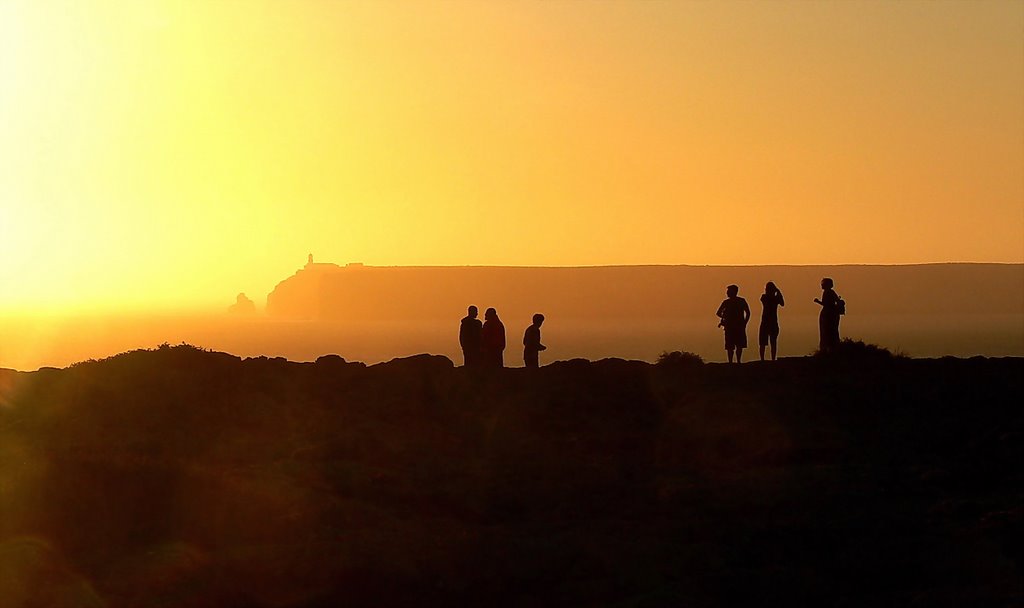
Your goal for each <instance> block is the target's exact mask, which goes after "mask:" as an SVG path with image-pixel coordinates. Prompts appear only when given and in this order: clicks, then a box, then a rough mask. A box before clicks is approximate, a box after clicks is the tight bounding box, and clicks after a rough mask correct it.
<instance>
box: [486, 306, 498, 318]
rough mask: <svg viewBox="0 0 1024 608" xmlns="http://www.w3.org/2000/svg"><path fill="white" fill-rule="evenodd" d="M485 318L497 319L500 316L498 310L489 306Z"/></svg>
mask: <svg viewBox="0 0 1024 608" xmlns="http://www.w3.org/2000/svg"><path fill="white" fill-rule="evenodd" d="M484 318H485V319H497V318H498V311H496V310H494V309H493V308H488V309H487V310H486V311H484Z"/></svg>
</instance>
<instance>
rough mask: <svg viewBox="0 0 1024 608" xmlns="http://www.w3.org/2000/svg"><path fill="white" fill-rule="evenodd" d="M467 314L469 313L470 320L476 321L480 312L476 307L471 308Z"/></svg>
mask: <svg viewBox="0 0 1024 608" xmlns="http://www.w3.org/2000/svg"><path fill="white" fill-rule="evenodd" d="M467 312H469V318H470V319H475V318H476V315H477V314H478V312H479V311H477V309H476V306H470V307H469V309H468V311H467Z"/></svg>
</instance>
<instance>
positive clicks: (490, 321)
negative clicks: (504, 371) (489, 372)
mask: <svg viewBox="0 0 1024 608" xmlns="http://www.w3.org/2000/svg"><path fill="white" fill-rule="evenodd" d="M504 351H505V325H504V324H502V322H501V319H499V318H498V311H496V310H494V309H493V308H488V309H487V310H486V311H484V326H483V330H482V331H481V333H480V354H481V357H482V359H483V361H482V362H481V363H482V365H483V366H484V367H504V366H505V361H504V359H503V353H504Z"/></svg>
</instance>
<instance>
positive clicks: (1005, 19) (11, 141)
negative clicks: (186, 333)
mask: <svg viewBox="0 0 1024 608" xmlns="http://www.w3.org/2000/svg"><path fill="white" fill-rule="evenodd" d="M1022 31H1024V4H1022V3H1020V2H901V3H882V2H831V3H807V2H791V3H786V2H765V3H749V2H743V3H730V2H721V3H718V2H716V3H698V2H643V3H635V2H602V3H580V2H544V3H512V2H479V3H466V2H422V3H421V2H417V3H372V2H366V3H358V2H352V3H350V2H345V3H334V2H318V1H301V2H299V1H292V2H256V1H251V2H250V1H247V2H205V1H198V0H197V1H186V2H173V1H162V2H146V3H136V2H105V1H95V2H72V1H67V2H27V1H26V2H21V1H17V0H0V260H2V262H0V286H2V298H0V310H4V311H8V312H11V311H16V312H17V311H29V310H31V311H40V310H42V311H64V312H66V311H69V310H74V311H79V310H93V309H124V308H138V309H153V308H156V309H178V308H182V307H203V306H209V305H215V306H221V304H222V303H225V302H228V303H229V302H230V301H231V300H232V298H233V297H234V294H235V293H237V292H239V291H246V292H248V293H250V294H255V295H254V297H255V298H257V300H259V299H260V298H262V297H264V296H265V294H266V293H267V292H269V291H270V290H271V289H272V288H273V286H274V284H275V283H276V282H277V281H279V280H280V279H281V278H283V277H285V276H288V275H289V274H290V273H292V272H293V271H294V270H295V268H297V267H298V266H299V265H300V264H301V263H302V262H304V260H305V256H306V254H307V253H309V252H310V251H312V252H315V253H316V255H317V257H318V258H320V259H323V260H330V261H335V262H340V263H344V262H347V261H362V262H366V263H369V264H377V265H391V264H395V265H479V264H489V265H595V264H648V263H657V264H770V263H813V264H818V263H823V264H828V263H885V264H888V263H909V262H937V261H994V262H1014V263H1019V262H1021V261H1024V40H1022V35H1021V32H1022Z"/></svg>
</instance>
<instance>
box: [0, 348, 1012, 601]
mask: <svg viewBox="0 0 1024 608" xmlns="http://www.w3.org/2000/svg"><path fill="white" fill-rule="evenodd" d="M1022 371H1024V361H1022V360H1020V359H998V360H996V359H989V360H985V359H971V360H958V359H942V360H907V359H896V360H889V359H878V360H871V359H865V360H855V359H854V360H851V359H846V360H842V361H828V360H820V359H812V358H806V359H793V360H783V361H780V362H778V363H775V364H758V363H753V364H744V365H743V366H739V367H729V366H726V365H687V364H686V363H685V362H683V363H680V364H678V365H661V366H653V365H648V364H645V363H637V362H627V361H621V360H604V361H598V362H595V363H589V362H585V361H569V362H564V363H556V364H553V365H550V366H547V367H545V368H542V369H540V370H539V371H537V372H536V373H532V374H531V373H529V372H528V371H527V370H522V369H516V370H504V371H503V372H502V373H500V374H496V375H492V376H485V377H476V376H473V375H470V374H467V373H466V370H464V369H455V368H453V367H452V365H451V363H450V362H449V361H448V360H447V359H444V358H440V357H428V356H422V357H414V358H411V359H404V360H396V361H393V362H391V363H387V364H382V365H377V366H372V367H366V366H364V365H362V364H353V363H345V362H344V361H342V360H340V359H338V358H330V357H328V358H323V359H321V360H319V361H318V362H317V363H315V364H298V363H290V362H287V361H284V360H268V359H248V360H244V361H243V360H240V359H238V358H235V357H232V356H229V355H225V354H221V353H209V352H202V351H199V350H196V349H193V348H190V347H177V348H162V349H159V350H156V351H146V352H134V353H128V354H124V355H120V356H117V357H114V358H111V359H108V360H104V361H100V362H90V363H84V364H80V365H77V366H74V367H72V368H68V369H64V370H41V371H39V372H35V373H31V374H24V373H13V372H0V605H3V606H4V607H10V608H22V607H29V606H33V607H47V606H60V607H71V606H110V607H121V606H185V607H211V608H212V607H233V606H238V607H320V606H324V607H326V606H346V605H351V606H426V605H451V606H746V605H787V606H967V605H970V606H1019V605H1021V604H1022V602H1024V590H1022V565H1024V537H1022V530H1024V522H1022V515H1024V508H1022V503H1024V483H1022V482H1024V464H1022V463H1024V453H1022V452H1024V449H1022V446H1024V441H1022V438H1024V410H1022V406H1021V403H1022V402H1024V399H1021V397H1022V392H1024V391H1022V373H1021V372H1022Z"/></svg>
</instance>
